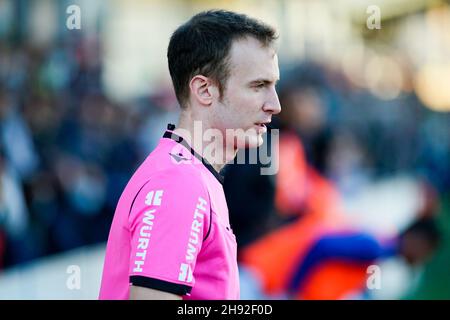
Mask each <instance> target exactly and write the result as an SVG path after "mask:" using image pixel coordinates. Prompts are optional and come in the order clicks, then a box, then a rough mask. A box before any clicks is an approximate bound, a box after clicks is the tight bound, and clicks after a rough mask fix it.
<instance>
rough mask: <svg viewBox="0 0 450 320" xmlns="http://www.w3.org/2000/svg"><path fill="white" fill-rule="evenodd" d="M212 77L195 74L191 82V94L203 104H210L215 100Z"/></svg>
mask: <svg viewBox="0 0 450 320" xmlns="http://www.w3.org/2000/svg"><path fill="white" fill-rule="evenodd" d="M212 87H213V84H212V81H211V79H209V78H208V77H205V76H202V75H196V76H194V77H193V78H192V79H191V81H190V82H189V88H190V90H191V96H192V97H193V98H194V99H195V100H196V101H197V102H199V103H200V104H201V105H205V106H209V105H211V104H212V102H213V92H212V91H213V90H211V89H212Z"/></svg>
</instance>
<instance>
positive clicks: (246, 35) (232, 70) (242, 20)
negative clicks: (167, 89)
mask: <svg viewBox="0 0 450 320" xmlns="http://www.w3.org/2000/svg"><path fill="white" fill-rule="evenodd" d="M275 39H276V35H275V31H274V30H273V29H272V28H271V27H269V26H266V25H265V24H262V23H260V22H258V21H256V20H254V19H251V18H249V17H247V16H245V15H242V14H236V13H233V12H228V11H222V10H216V11H207V12H203V13H200V14H197V15H196V16H194V17H192V18H191V19H190V20H189V21H188V22H187V23H185V24H184V25H182V26H181V27H179V28H178V29H177V30H176V31H175V32H174V34H173V35H172V37H171V40H170V43H169V47H168V53H167V56H168V62H169V70H170V75H171V77H172V81H173V85H174V88H175V93H176V96H177V99H178V101H179V103H180V106H181V115H180V119H179V124H178V127H177V128H175V126H173V125H169V126H168V130H167V131H166V133H165V134H164V136H163V138H162V139H161V140H160V142H159V145H158V146H157V147H156V149H155V150H154V151H153V152H152V153H151V154H150V155H149V156H148V157H147V159H146V160H145V161H144V162H143V164H142V165H141V166H140V167H139V168H138V170H137V171H136V172H135V174H134V175H133V177H132V178H131V180H130V181H129V183H128V184H127V186H126V188H125V190H124V192H123V194H122V196H121V198H120V200H119V203H118V206H117V209H116V212H115V216H114V220H113V223H112V227H111V231H110V235H109V239H108V245H107V249H106V257H105V264H104V269H103V277H102V284H101V289H100V299H128V298H130V299H181V298H182V299H238V298H239V278H238V268H237V261H236V259H237V258H236V238H235V236H234V234H233V231H232V230H231V228H230V226H229V217H228V208H227V204H226V201H225V196H224V193H223V187H222V177H221V175H220V174H219V171H220V170H221V169H222V167H223V166H224V165H225V164H226V163H227V162H229V161H231V160H232V159H233V158H234V157H235V156H236V152H237V150H238V149H239V148H246V147H249V148H254V147H258V146H260V145H261V144H262V142H263V140H262V135H263V133H264V132H266V125H267V124H268V123H269V122H270V121H271V117H272V115H273V114H277V113H279V112H280V111H281V108H280V104H279V101H278V96H277V93H276V91H275V84H276V82H277V81H278V79H279V69H278V60H277V55H276V52H275V49H274V47H273V42H274V41H275ZM198 124H200V125H201V128H202V130H203V131H204V132H205V134H200V135H199V132H197V131H198V130H197V129H198V127H199V126H198ZM230 129H231V131H230ZM203 131H202V132H201V133H203ZM211 133H212V135H213V136H214V137H216V139H213V141H212V142H211ZM205 141H208V145H207V146H206V147H205V146H204V142H205ZM211 150H212V152H211Z"/></svg>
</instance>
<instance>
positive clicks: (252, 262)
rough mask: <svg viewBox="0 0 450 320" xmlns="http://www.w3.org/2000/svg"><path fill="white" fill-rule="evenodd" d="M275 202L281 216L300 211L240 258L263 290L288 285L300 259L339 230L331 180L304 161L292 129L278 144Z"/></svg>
mask: <svg viewBox="0 0 450 320" xmlns="http://www.w3.org/2000/svg"><path fill="white" fill-rule="evenodd" d="M278 161H279V171H278V175H277V180H276V195H275V203H276V207H277V212H279V213H280V215H282V216H285V217H288V216H298V219H297V220H295V221H294V222H291V223H290V224H288V225H284V226H282V227H280V228H278V229H276V230H274V231H272V232H271V233H269V234H268V235H266V236H264V237H262V238H260V239H259V240H256V241H255V242H253V243H252V244H250V245H248V246H246V247H245V248H243V249H242V251H241V254H240V261H241V263H243V264H244V265H246V266H247V267H249V268H250V269H252V270H253V271H254V272H256V273H257V274H258V276H259V277H260V279H261V280H262V286H263V288H264V291H265V293H266V294H280V293H283V292H284V291H285V290H286V289H287V285H288V282H289V281H290V279H291V277H292V275H293V272H295V268H297V266H298V261H301V260H302V259H303V257H304V256H305V255H306V254H307V253H308V251H309V249H310V248H311V246H312V245H313V244H314V243H315V241H317V240H318V239H319V238H320V237H321V236H322V235H324V234H326V233H327V232H330V231H333V230H337V229H342V227H344V226H345V219H344V216H343V214H342V210H341V205H340V200H339V194H338V192H337V190H336V189H335V187H334V186H333V185H332V183H331V182H329V181H327V180H326V179H325V178H323V177H322V176H321V175H320V174H319V173H318V172H316V170H315V169H314V168H311V167H309V166H308V164H307V162H306V158H305V154H304V150H303V145H302V143H301V141H300V139H299V137H298V136H297V135H296V134H295V133H289V132H288V133H283V134H282V135H281V136H280V145H279V159H278Z"/></svg>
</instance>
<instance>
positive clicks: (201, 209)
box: [178, 197, 208, 283]
mask: <svg viewBox="0 0 450 320" xmlns="http://www.w3.org/2000/svg"><path fill="white" fill-rule="evenodd" d="M207 204H208V203H207V202H206V200H205V199H203V198H202V197H199V198H198V203H197V207H196V208H195V211H194V218H193V220H192V225H191V233H190V236H189V241H188V244H187V249H186V261H185V263H182V264H181V265H180V273H179V275H178V280H180V281H184V282H187V283H190V282H192V268H191V264H192V263H193V261H194V258H195V257H196V255H197V253H198V252H197V250H198V249H197V248H198V243H199V238H200V231H201V228H202V227H203V220H204V214H205V213H206V205H207Z"/></svg>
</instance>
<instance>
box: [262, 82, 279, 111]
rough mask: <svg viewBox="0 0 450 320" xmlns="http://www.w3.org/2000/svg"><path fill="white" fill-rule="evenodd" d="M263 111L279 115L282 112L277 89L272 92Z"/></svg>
mask: <svg viewBox="0 0 450 320" xmlns="http://www.w3.org/2000/svg"><path fill="white" fill-rule="evenodd" d="M263 110H264V112H268V113H270V114H279V113H280V112H281V105H280V100H279V99H278V94H277V91H276V90H275V87H274V88H273V89H272V90H270V94H269V96H268V97H267V100H266V102H265V103H264V106H263Z"/></svg>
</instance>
